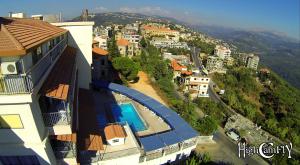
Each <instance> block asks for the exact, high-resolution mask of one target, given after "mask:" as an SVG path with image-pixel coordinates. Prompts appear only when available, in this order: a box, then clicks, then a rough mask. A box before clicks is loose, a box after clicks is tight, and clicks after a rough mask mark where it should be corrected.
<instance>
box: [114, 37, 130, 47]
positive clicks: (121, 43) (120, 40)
mask: <svg viewBox="0 0 300 165" xmlns="http://www.w3.org/2000/svg"><path fill="white" fill-rule="evenodd" d="M117 45H118V46H128V45H129V41H128V40H126V39H123V38H122V39H119V40H118V41H117Z"/></svg>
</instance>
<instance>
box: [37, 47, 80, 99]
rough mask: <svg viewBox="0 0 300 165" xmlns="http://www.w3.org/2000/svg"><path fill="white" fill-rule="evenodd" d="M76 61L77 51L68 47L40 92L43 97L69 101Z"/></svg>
mask: <svg viewBox="0 0 300 165" xmlns="http://www.w3.org/2000/svg"><path fill="white" fill-rule="evenodd" d="M75 59H76V49H75V48H72V47H70V46H68V47H67V48H66V49H65V50H64V52H63V53H62V55H61V57H59V59H58V61H57V62H56V64H55V66H54V68H53V69H52V71H51V73H50V74H49V76H48V78H47V80H46V81H45V83H44V84H43V86H42V88H41V90H40V93H41V94H42V95H45V96H47V97H52V98H56V99H60V100H67V97H68V92H69V86H70V84H71V79H72V71H73V67H74V64H75Z"/></svg>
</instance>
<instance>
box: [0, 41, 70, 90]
mask: <svg viewBox="0 0 300 165" xmlns="http://www.w3.org/2000/svg"><path fill="white" fill-rule="evenodd" d="M66 44H67V41H66V39H64V40H61V41H60V42H59V43H58V44H57V45H55V46H54V47H53V48H52V49H51V50H49V51H48V52H47V53H46V54H45V55H44V56H43V58H42V59H40V60H39V61H38V62H37V63H36V64H35V65H34V66H32V67H31V68H30V69H29V70H28V71H27V72H26V73H24V74H19V75H0V95H9V94H25V93H31V92H32V91H33V88H34V86H35V85H37V84H38V82H39V81H40V79H41V78H42V77H43V76H44V74H45V72H46V71H47V70H48V69H49V67H50V66H51V65H52V64H53V63H54V62H55V60H56V59H57V57H58V56H59V55H60V54H61V52H62V51H63V50H64V48H65V47H66ZM21 62H22V61H21Z"/></svg>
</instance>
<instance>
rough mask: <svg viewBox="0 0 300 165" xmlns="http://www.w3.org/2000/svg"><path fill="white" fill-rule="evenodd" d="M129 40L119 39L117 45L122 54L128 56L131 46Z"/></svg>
mask: <svg viewBox="0 0 300 165" xmlns="http://www.w3.org/2000/svg"><path fill="white" fill-rule="evenodd" d="M129 44H130V43H129V41H128V40H125V39H119V40H117V46H118V49H119V52H120V54H121V55H122V56H127V55H128V46H129Z"/></svg>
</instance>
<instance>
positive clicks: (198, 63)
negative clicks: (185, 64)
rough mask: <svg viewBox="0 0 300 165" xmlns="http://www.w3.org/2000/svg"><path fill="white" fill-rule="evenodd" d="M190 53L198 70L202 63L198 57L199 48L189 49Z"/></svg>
mask: <svg viewBox="0 0 300 165" xmlns="http://www.w3.org/2000/svg"><path fill="white" fill-rule="evenodd" d="M191 51H192V53H191V56H192V59H193V62H194V64H195V66H196V67H197V68H198V69H199V70H200V69H201V66H202V62H201V60H200V59H199V57H198V56H199V53H200V48H196V47H191Z"/></svg>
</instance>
